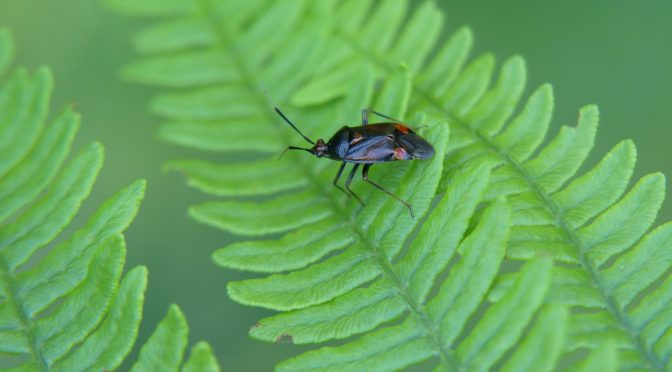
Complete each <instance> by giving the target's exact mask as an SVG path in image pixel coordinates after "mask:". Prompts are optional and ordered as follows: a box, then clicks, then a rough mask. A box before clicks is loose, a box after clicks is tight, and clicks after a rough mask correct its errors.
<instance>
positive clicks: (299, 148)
mask: <svg viewBox="0 0 672 372" xmlns="http://www.w3.org/2000/svg"><path fill="white" fill-rule="evenodd" d="M289 150H303V151H308V152H310V153H311V154H312V153H313V152H312V151H311V150H310V149H304V148H303V147H294V146H289V147H287V148H286V149H284V150H283V151H282V153H281V154H280V156H278V160H280V159H281V158H282V156H283V155H285V153H286V152H287V151H289Z"/></svg>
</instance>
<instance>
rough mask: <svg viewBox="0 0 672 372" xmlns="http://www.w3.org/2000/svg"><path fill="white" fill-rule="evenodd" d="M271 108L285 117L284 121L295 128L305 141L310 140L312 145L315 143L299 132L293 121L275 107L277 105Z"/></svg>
mask: <svg viewBox="0 0 672 372" xmlns="http://www.w3.org/2000/svg"><path fill="white" fill-rule="evenodd" d="M273 108H274V109H275V112H277V113H278V115H280V116H281V117H282V118H283V119H285V121H286V122H287V124H289V125H290V126H291V127H292V128H294V130H295V131H296V132H297V133H298V134H300V135H301V137H303V139H305V140H306V141H308V142H310V143H311V144H313V145H314V144H315V142H313V141H312V140H311V139H310V138H308V137H306V136H305V135H304V134H303V133H301V131H300V130H299V128H297V127H296V125H294V123H292V121H291V120H289V119H288V118H287V117H286V116H285V114H283V113H282V111H280V109H279V108H277V107H273Z"/></svg>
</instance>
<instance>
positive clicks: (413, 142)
mask: <svg viewBox="0 0 672 372" xmlns="http://www.w3.org/2000/svg"><path fill="white" fill-rule="evenodd" d="M396 142H397V143H398V144H399V145H400V146H401V147H402V148H403V149H404V150H405V151H406V152H407V153H408V154H409V155H410V156H411V158H412V159H427V158H431V157H432V156H434V147H432V145H431V144H430V143H429V142H427V141H426V140H425V139H424V138H422V137H420V136H418V135H417V134H415V133H406V134H399V135H398V136H397V137H396Z"/></svg>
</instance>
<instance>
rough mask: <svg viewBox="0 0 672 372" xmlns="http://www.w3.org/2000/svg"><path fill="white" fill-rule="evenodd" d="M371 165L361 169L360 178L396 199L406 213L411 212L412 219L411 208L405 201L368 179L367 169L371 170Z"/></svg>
mask: <svg viewBox="0 0 672 372" xmlns="http://www.w3.org/2000/svg"><path fill="white" fill-rule="evenodd" d="M371 165H372V164H365V165H364V168H362V178H364V181H366V182H368V183H370V184H372V185H373V186H375V187H376V188H377V189H378V190H380V191H382V192H384V193H386V194H387V195H389V196H391V197H393V198H395V199H397V201H399V202H401V203H402V204H403V205H405V206H406V207H407V208H408V211H409V212H411V217H413V208H411V205H410V204H408V203H407V202H406V201H404V200H402V199H401V198H400V197H398V196H396V195H394V194H393V193H391V192H389V191H388V190H386V189H385V188H383V186H380V185H379V184H377V183H375V182H373V181H371V180H370V179H369V168H371Z"/></svg>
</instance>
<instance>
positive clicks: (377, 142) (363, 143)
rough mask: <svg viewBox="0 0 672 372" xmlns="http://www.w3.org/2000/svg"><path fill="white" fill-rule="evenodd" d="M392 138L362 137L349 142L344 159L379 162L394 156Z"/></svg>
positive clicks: (358, 161)
mask: <svg viewBox="0 0 672 372" xmlns="http://www.w3.org/2000/svg"><path fill="white" fill-rule="evenodd" d="M394 148H395V143H394V139H393V138H390V137H388V136H370V137H362V138H361V139H360V140H359V141H357V142H356V143H352V144H350V147H349V148H348V152H347V153H346V155H345V160H347V161H351V162H356V163H380V162H384V161H390V160H393V158H394Z"/></svg>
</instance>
